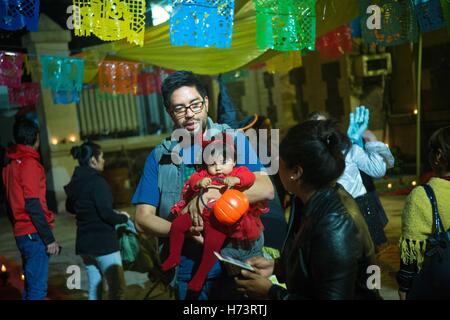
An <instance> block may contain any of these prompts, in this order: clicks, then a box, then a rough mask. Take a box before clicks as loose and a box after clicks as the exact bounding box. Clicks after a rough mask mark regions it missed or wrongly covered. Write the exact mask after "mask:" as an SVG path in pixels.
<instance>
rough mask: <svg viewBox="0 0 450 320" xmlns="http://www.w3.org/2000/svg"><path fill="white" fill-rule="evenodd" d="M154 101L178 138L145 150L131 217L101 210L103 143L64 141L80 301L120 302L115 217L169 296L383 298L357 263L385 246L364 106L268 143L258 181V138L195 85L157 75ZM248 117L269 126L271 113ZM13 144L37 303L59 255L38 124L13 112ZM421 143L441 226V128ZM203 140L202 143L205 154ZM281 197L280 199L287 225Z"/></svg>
mask: <svg viewBox="0 0 450 320" xmlns="http://www.w3.org/2000/svg"><path fill="white" fill-rule="evenodd" d="M162 97H163V101H164V105H165V108H166V111H167V113H168V114H169V115H170V116H171V118H172V120H173V122H174V123H175V127H176V129H178V130H182V131H183V134H182V135H178V136H183V138H182V139H179V140H173V139H171V138H168V139H165V140H163V141H162V142H161V143H160V144H158V145H157V146H156V147H155V148H154V149H153V150H152V151H151V152H150V154H149V156H148V158H147V160H146V162H145V166H144V168H143V173H142V176H141V179H140V181H139V183H138V185H137V187H136V191H135V193H134V196H133V198H132V204H133V205H135V206H136V214H135V216H134V218H133V219H131V218H130V216H129V215H128V214H127V213H126V212H122V211H117V210H115V209H114V208H113V199H112V193H111V188H110V186H109V185H108V183H107V181H106V180H105V178H104V177H103V176H102V171H103V169H104V165H105V159H104V155H103V151H102V149H101V147H100V146H99V145H98V144H95V143H93V142H90V141H88V142H85V143H83V144H82V145H81V146H78V147H74V148H72V150H71V154H72V156H73V157H74V159H76V160H77V161H78V166H77V167H76V169H75V171H74V173H73V176H72V178H71V180H70V182H69V183H68V184H67V185H66V187H65V191H66V194H67V201H66V209H67V211H68V212H70V213H72V214H74V215H75V217H76V221H77V234H76V254H78V255H80V256H81V257H82V260H83V262H84V265H85V269H86V273H87V275H88V282H89V289H88V298H89V299H90V300H96V299H102V293H103V290H102V288H103V286H102V283H103V281H106V282H107V284H108V290H109V298H110V299H123V298H124V290H125V278H124V271H123V266H122V258H121V254H120V247H119V242H118V238H117V233H116V226H117V225H120V224H124V223H134V226H135V227H136V229H137V231H138V232H139V233H140V234H142V235H150V236H154V237H158V239H159V255H160V259H161V261H162V264H161V269H162V272H164V273H165V276H166V277H165V279H168V280H167V281H168V283H169V284H170V287H171V288H173V290H174V291H175V293H176V298H177V299H179V300H185V299H199V300H211V299H248V298H260V299H276V300H278V299H280V300H287V299H365V300H366V299H368V300H372V299H381V296H380V293H379V290H378V289H377V288H369V287H368V285H367V279H368V277H369V275H370V274H369V273H368V272H367V270H368V268H369V267H370V266H373V265H376V264H377V261H376V254H377V252H379V251H380V250H381V249H382V248H383V246H384V245H386V243H387V239H386V235H385V233H384V227H385V226H386V224H387V222H388V221H387V216H386V213H385V212H384V209H383V207H382V205H381V202H380V200H379V198H378V195H377V193H376V190H375V187H374V184H373V182H372V181H371V179H372V178H380V177H383V176H384V175H385V174H386V171H387V170H388V169H389V168H391V167H393V165H394V157H393V156H392V154H391V152H390V150H389V148H388V147H387V145H386V144H384V143H383V142H380V141H377V139H376V137H375V135H374V134H373V133H371V132H370V131H369V130H368V124H369V112H368V109H367V108H365V107H363V106H361V107H358V108H356V110H355V112H352V113H351V114H350V124H349V126H348V130H347V132H343V131H342V130H341V129H340V128H339V126H338V124H337V122H336V121H334V120H333V119H329V116H328V115H327V114H324V113H317V112H316V113H313V114H311V115H310V116H309V118H308V119H307V120H306V121H304V122H303V123H300V124H298V125H296V126H294V127H292V128H290V129H289V131H288V132H287V134H286V135H285V136H284V137H283V138H282V140H281V143H280V146H279V150H271V154H272V156H274V155H275V156H274V157H273V159H272V161H279V172H278V173H277V174H276V175H275V176H269V175H268V174H267V172H266V171H267V170H266V168H265V166H264V165H263V164H261V162H260V161H259V159H258V154H257V152H256V151H257V150H259V148H258V146H257V145H256V146H255V145H253V144H252V143H250V141H249V139H247V138H246V137H245V134H244V131H245V129H246V128H248V126H247V127H246V128H245V129H243V128H240V130H235V131H230V129H231V127H230V126H229V125H227V124H226V123H216V122H214V121H213V120H212V119H211V118H210V117H209V116H208V110H209V103H210V102H209V97H208V95H207V91H206V89H205V87H204V85H203V84H202V83H201V82H200V81H199V80H198V78H197V77H196V76H195V75H194V74H193V73H191V72H189V71H177V72H175V73H173V74H171V75H169V76H168V77H167V78H166V79H165V80H164V82H163V84H162ZM265 120H268V119H265ZM256 122H257V121H253V123H256ZM260 122H261V123H265V126H266V128H270V121H269V125H267V121H260ZM236 126H238V127H239V125H236ZM236 126H235V127H234V128H235V129H236ZM230 132H232V136H231V137H230V136H228V135H227V134H229V133H230ZM225 133H227V134H225ZM14 140H15V144H14V145H12V146H11V147H10V148H9V149H8V151H7V153H6V157H5V160H6V161H5V163H4V167H3V170H2V177H3V184H4V190H5V199H6V202H7V204H8V206H7V207H8V213H9V216H10V217H11V221H12V222H13V226H14V235H15V237H16V242H17V247H18V249H19V251H20V252H21V255H22V264H23V269H24V274H25V279H26V280H25V291H24V295H23V298H24V299H44V298H45V296H46V294H47V278H48V266H49V257H50V256H51V255H57V254H58V253H59V251H60V246H59V244H58V242H57V241H56V239H55V237H54V235H53V231H52V229H53V228H54V214H53V213H52V212H51V211H50V210H49V209H48V208H47V203H46V199H45V194H46V185H45V173H44V169H43V166H42V164H41V163H40V157H39V153H38V148H39V141H40V138H39V129H38V126H37V125H36V123H34V122H33V121H30V120H26V119H21V120H19V121H17V122H16V123H15V125H14ZM239 141H241V142H243V143H241V144H240V143H239ZM258 143H263V142H261V141H258ZM429 147H430V163H431V165H432V166H433V169H434V170H435V172H436V174H437V177H436V178H433V179H432V180H431V181H430V182H429V183H428V186H429V187H430V188H431V189H432V190H433V191H434V194H435V198H433V199H434V200H435V201H437V208H438V209H439V215H440V217H441V220H440V221H441V223H442V229H443V230H446V229H447V228H448V227H449V226H450V225H449V224H450V211H449V208H450V202H449V201H450V127H446V128H443V129H440V130H438V131H437V132H435V134H434V135H433V136H432V137H431V139H430V145H429ZM208 148H209V149H211V150H212V152H210V153H209V154H206V153H205V152H204V151H205V150H206V149H208ZM278 153H279V157H278V156H277V155H278ZM176 159H181V161H175V160H176ZM274 186H275V187H274ZM230 191H234V194H233V195H231V196H230V197H235V198H233V199H232V200H230V201H229V202H228V203H225V204H222V205H223V206H228V207H227V208H226V210H225V213H227V210H228V211H233V210H234V211H238V210H240V207H239V206H245V202H247V207H246V208H245V210H243V211H242V212H240V216H239V217H238V218H237V219H235V220H233V221H231V222H227V223H224V221H222V220H220V219H219V218H218V216H217V214H216V212H215V208H216V207H218V204H219V201H220V200H222V199H223V197H225V194H226V193H227V192H228V194H231V193H230ZM427 195H428V192H426V188H424V187H422V186H418V187H417V188H415V189H414V190H413V191H412V192H411V194H410V195H409V197H408V198H407V200H406V205H405V209H404V212H403V218H402V236H401V239H400V249H401V250H400V252H401V266H400V270H399V272H398V276H397V279H398V283H399V294H400V298H401V299H408V298H413V297H415V296H417V295H415V294H413V292H415V291H417V289H416V290H415V291H414V290H413V289H414V287H415V285H414V283H415V279H417V278H418V277H419V276H420V270H421V269H422V265H423V262H424V256H425V255H426V254H425V252H426V250H427V245H426V244H427V239H429V237H430V236H431V235H432V234H433V232H434V231H435V230H434V229H433V225H434V224H433V223H434V221H433V210H434V208H435V207H436V205H433V203H432V202H430V201H429V200H428V199H429V197H427ZM280 198H281V199H280ZM285 198H290V201H289V203H290V205H289V209H290V214H289V219H288V221H286V219H285V214H284V213H285V209H286V206H285V205H284V204H285V203H286V202H285ZM280 200H281V201H280ZM236 203H237V204H236ZM243 203H244V204H243ZM436 210H437V209H436ZM215 252H220V253H221V254H222V255H224V256H229V257H232V258H235V259H239V260H241V261H246V262H247V263H248V264H250V265H251V266H252V267H253V268H254V269H255V272H249V271H246V270H242V272H241V273H240V274H238V275H236V274H231V273H229V272H227V269H226V268H225V267H224V265H223V264H222V263H221V262H220V261H219V260H218V259H217V257H216V255H215V254H214V253H215ZM274 276H275V277H274ZM416 288H417V286H416ZM410 292H411V295H410V294H409V293H410Z"/></svg>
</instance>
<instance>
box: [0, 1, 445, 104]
mask: <svg viewBox="0 0 450 320" xmlns="http://www.w3.org/2000/svg"><path fill="white" fill-rule="evenodd" d="M253 2H254V4H255V9H256V43H257V45H258V47H259V48H260V49H261V50H265V49H268V48H270V49H274V50H278V51H284V52H286V53H284V54H281V55H278V56H277V57H275V58H273V59H271V60H269V61H267V62H266V63H265V66H266V69H267V70H268V71H269V72H275V71H279V70H283V71H286V70H289V69H292V68H294V67H299V66H301V52H306V51H307V50H315V49H317V50H318V51H319V52H320V54H321V56H323V57H325V58H329V59H336V58H339V57H340V56H341V55H343V54H344V53H346V52H350V51H351V50H352V38H354V37H361V38H362V39H363V41H364V42H365V43H375V44H377V45H381V46H393V45H398V44H402V43H406V42H411V41H416V39H417V37H418V34H419V32H429V31H433V30H437V29H440V28H444V27H445V26H446V25H447V26H449V32H450V24H449V21H450V18H449V17H450V8H449V5H448V2H447V0H359V8H360V16H359V18H358V19H355V20H354V21H352V22H351V23H350V25H343V26H340V27H338V28H336V29H335V30H333V31H331V32H329V33H327V34H325V35H323V36H321V37H316V20H317V19H316V11H315V10H316V9H315V8H316V1H315V0H253ZM73 4H74V7H75V9H74V26H75V35H76V36H89V35H91V34H95V35H96V36H97V37H99V38H100V39H102V40H105V41H115V40H119V39H127V41H129V42H131V43H135V44H137V45H141V46H142V45H143V40H144V31H145V7H146V6H145V0H122V1H117V0H73ZM169 4H170V5H171V6H172V12H171V15H170V19H169V32H170V41H171V43H172V45H174V46H182V45H189V46H195V47H212V46H215V47H217V48H223V49H226V48H229V47H230V46H231V40H232V31H233V19H234V0H169ZM325 8H326V6H325V7H324V10H325ZM370 8H372V9H371V10H368V9H370ZM377 10H378V11H379V12H383V15H378V16H377V14H378V13H379V12H377ZM38 16H39V0H0V28H2V29H6V30H18V29H21V28H24V27H26V28H27V29H28V30H29V31H37V26H38V24H37V22H38ZM324 17H325V11H324ZM31 58H33V55H30V54H23V53H15V52H4V51H2V52H0V85H4V86H7V87H8V95H9V99H10V102H11V103H14V104H17V105H21V106H24V105H30V104H34V103H36V101H37V99H38V98H39V88H40V86H39V84H37V83H22V82H21V79H22V74H23V69H22V67H23V64H25V68H26V70H27V72H30V69H33V68H34V69H36V66H35V65H34V66H32V63H31V62H30V59H31ZM87 63H90V61H89V59H86V58H83V59H80V58H75V57H61V56H57V55H42V56H40V57H39V67H38V69H39V71H40V72H39V73H38V75H37V76H36V77H35V79H37V81H40V82H41V84H42V87H43V88H49V89H50V90H51V92H52V96H53V100H54V102H55V103H60V104H68V103H77V102H78V101H79V99H80V98H79V97H80V92H81V89H82V86H83V79H84V77H83V73H84V68H85V64H87ZM94 63H96V64H98V71H99V72H98V82H99V91H100V92H102V93H104V94H128V93H131V94H135V95H140V94H150V93H153V92H158V91H159V90H160V89H159V88H160V85H161V78H163V77H164V75H167V73H168V72H170V71H165V70H164V69H162V68H152V69H148V68H147V67H146V66H145V65H143V64H142V63H139V62H132V61H115V60H102V61H100V62H98V61H95V62H94ZM243 74H244V73H243ZM233 78H235V77H234V76H232V77H231V78H230V79H233ZM25 93H29V94H25Z"/></svg>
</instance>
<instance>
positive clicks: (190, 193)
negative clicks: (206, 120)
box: [161, 139, 268, 292]
mask: <svg viewBox="0 0 450 320" xmlns="http://www.w3.org/2000/svg"><path fill="white" fill-rule="evenodd" d="M212 143H214V144H217V145H215V148H212V152H211V154H210V155H209V156H208V157H206V158H207V159H205V160H206V162H207V163H208V164H207V165H206V169H204V168H203V169H201V170H200V171H198V172H196V173H194V174H193V175H192V176H191V177H190V178H189V179H188V181H187V182H186V183H185V184H184V186H183V191H182V198H183V199H182V200H181V201H179V202H177V203H176V204H175V205H174V206H173V207H172V213H173V214H175V215H176V216H177V217H176V218H175V219H174V220H173V222H172V225H171V227H170V232H169V237H170V246H169V248H170V253H169V257H168V258H167V259H166V261H165V262H164V263H163V264H162V265H161V268H162V270H163V271H167V270H169V269H171V268H173V267H175V266H177V265H178V264H179V263H180V256H181V250H182V248H183V242H184V237H185V233H186V232H187V231H189V229H190V227H191V226H192V220H191V217H190V214H189V213H187V214H182V213H181V212H182V210H183V209H184V207H185V206H186V205H187V204H188V203H189V201H190V200H191V199H192V198H193V197H194V196H195V195H197V194H198V193H199V192H200V191H201V190H202V189H207V188H209V187H211V186H213V185H217V186H223V185H225V186H226V187H228V188H234V189H237V190H240V191H243V190H246V189H248V188H250V187H251V186H252V185H253V183H254V182H255V175H254V174H253V173H252V172H251V171H250V170H249V169H247V167H244V166H241V167H235V166H236V161H235V159H234V154H235V152H234V146H233V145H231V144H227V143H225V139H224V140H214V141H210V142H208V143H207V144H206V145H208V144H212ZM213 205H214V202H208V205H207V207H205V208H204V209H203V211H202V218H203V226H204V227H203V235H204V247H203V255H202V260H201V263H200V265H199V267H198V270H197V272H196V273H195V275H194V277H193V278H192V279H191V281H190V282H189V284H188V289H189V290H191V291H195V292H198V291H200V290H201V289H202V287H203V284H204V282H205V279H206V277H207V275H208V273H209V271H210V270H211V268H212V267H213V265H214V264H215V262H216V260H217V258H216V256H215V255H214V251H220V249H221V248H222V245H223V243H224V241H225V239H226V238H227V237H229V238H232V239H233V240H235V241H237V242H245V243H246V244H253V246H251V247H249V249H248V251H246V250H242V248H240V250H236V251H238V252H239V254H234V257H235V258H239V256H242V260H244V259H247V258H250V257H251V256H256V255H262V247H263V243H262V241H256V240H258V239H259V238H260V236H261V233H262V230H263V225H262V222H261V219H260V217H259V216H260V214H262V213H266V212H267V211H268V208H267V205H266V204H265V203H264V204H263V203H256V204H250V207H249V209H248V210H247V212H246V213H245V214H244V215H243V216H242V217H241V218H240V219H239V220H238V221H237V222H236V223H234V224H233V225H231V226H229V225H223V224H221V223H220V222H219V221H218V220H217V219H216V217H215V216H214V214H213V213H212V206H213ZM254 246H258V247H259V249H258V248H255V247H254ZM230 249H231V250H232V248H227V250H228V251H229V250H230Z"/></svg>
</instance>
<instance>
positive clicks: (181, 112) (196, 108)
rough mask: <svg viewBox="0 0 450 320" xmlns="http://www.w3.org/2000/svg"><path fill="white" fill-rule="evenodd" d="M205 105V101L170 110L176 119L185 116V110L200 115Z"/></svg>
mask: <svg viewBox="0 0 450 320" xmlns="http://www.w3.org/2000/svg"><path fill="white" fill-rule="evenodd" d="M204 105H205V100H202V101H199V102H194V103H191V104H190V105H188V106H176V107H174V108H173V109H172V111H173V113H174V114H175V115H176V116H177V117H182V116H185V115H186V112H187V109H191V111H192V112H193V113H200V112H201V111H202V110H203V106H204Z"/></svg>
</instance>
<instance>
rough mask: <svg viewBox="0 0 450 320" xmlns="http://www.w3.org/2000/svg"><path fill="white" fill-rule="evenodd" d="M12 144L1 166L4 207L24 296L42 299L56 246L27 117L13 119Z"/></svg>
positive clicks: (32, 126) (34, 128)
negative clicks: (19, 260) (19, 257)
mask: <svg viewBox="0 0 450 320" xmlns="http://www.w3.org/2000/svg"><path fill="white" fill-rule="evenodd" d="M13 136H14V140H15V143H16V144H15V145H13V146H11V147H10V148H9V149H8V150H7V153H6V157H7V159H8V164H7V165H6V166H5V167H4V168H3V170H2V176H3V181H4V185H5V186H4V187H5V193H6V202H7V210H8V213H9V215H10V218H11V221H12V223H13V228H14V236H15V238H16V243H17V247H18V249H19V251H20V253H21V255H22V268H23V271H24V275H25V290H24V292H23V299H24V300H43V299H45V297H46V296H47V281H48V264H49V255H57V254H58V253H59V251H60V246H59V245H58V243H57V242H56V240H55V237H54V235H53V232H52V229H53V227H54V221H55V218H54V214H53V213H52V212H51V211H50V210H49V209H48V208H47V201H46V199H45V194H46V185H45V172H44V168H43V166H42V164H41V163H40V157H39V153H38V151H37V150H38V148H39V129H38V127H37V125H36V124H35V123H34V122H33V121H31V120H28V119H19V120H17V121H16V122H15V123H14V127H13Z"/></svg>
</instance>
